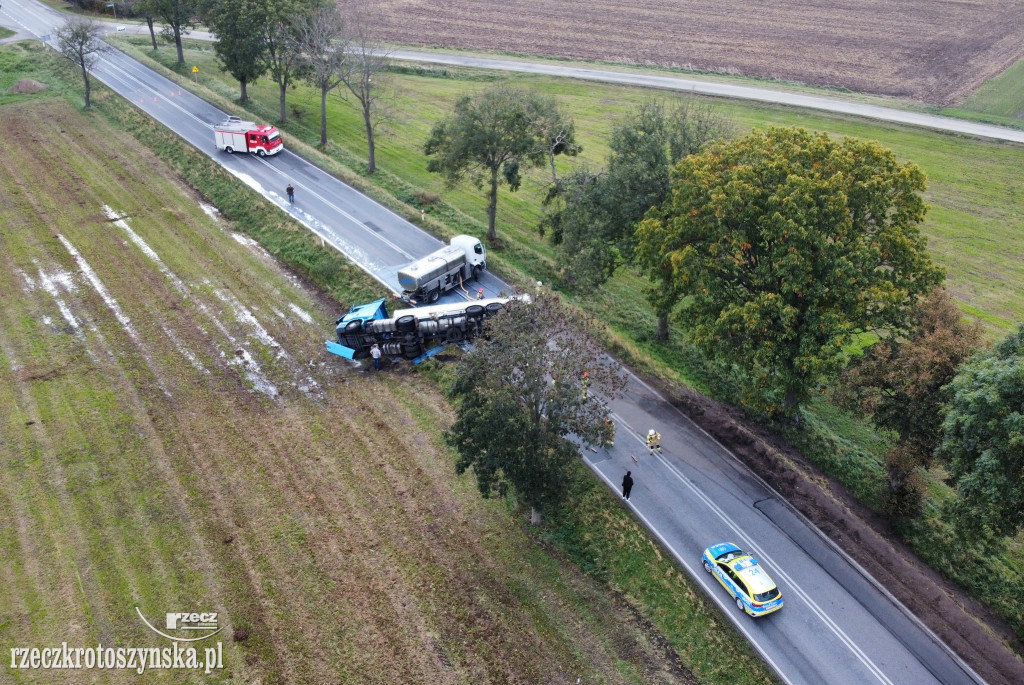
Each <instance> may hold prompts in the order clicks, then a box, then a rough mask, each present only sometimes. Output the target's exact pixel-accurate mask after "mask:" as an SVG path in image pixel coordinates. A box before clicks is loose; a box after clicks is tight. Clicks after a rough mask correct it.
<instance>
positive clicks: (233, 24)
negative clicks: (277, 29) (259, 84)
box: [205, 0, 267, 103]
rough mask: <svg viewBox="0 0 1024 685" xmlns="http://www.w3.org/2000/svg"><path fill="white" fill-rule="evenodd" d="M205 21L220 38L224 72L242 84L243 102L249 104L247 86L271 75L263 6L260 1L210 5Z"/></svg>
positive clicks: (217, 48)
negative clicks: (267, 56) (265, 75)
mask: <svg viewBox="0 0 1024 685" xmlns="http://www.w3.org/2000/svg"><path fill="white" fill-rule="evenodd" d="M205 19H206V23H207V24H209V26H210V31H211V32H212V33H213V34H214V36H216V38H217V40H216V41H214V43H213V50H214V52H215V53H217V61H218V62H220V64H221V69H222V70H223V71H226V72H227V73H229V74H231V76H232V77H233V78H234V79H235V80H236V81H238V85H239V89H240V93H239V98H238V99H239V102H241V103H245V102H248V101H249V93H248V92H247V86H248V85H249V84H250V83H255V82H256V80H257V79H258V78H260V77H261V76H263V75H264V74H266V73H267V64H266V62H265V61H264V60H265V52H266V44H265V43H264V42H263V40H262V37H261V36H262V29H263V26H264V25H265V24H266V21H267V19H266V16H265V14H264V7H263V5H262V4H261V3H259V2H257V0H219V1H218V2H211V3H209V5H208V10H207V11H206V15H205Z"/></svg>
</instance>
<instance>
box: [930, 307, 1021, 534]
mask: <svg viewBox="0 0 1024 685" xmlns="http://www.w3.org/2000/svg"><path fill="white" fill-rule="evenodd" d="M949 388H950V390H951V391H952V398H951V399H950V401H949V404H948V405H947V408H946V416H945V420H944V421H943V424H942V432H943V437H942V443H941V445H940V446H939V449H938V451H937V452H936V455H937V456H938V457H940V458H942V459H944V460H947V461H948V462H949V470H950V475H951V477H952V478H953V480H954V481H955V482H956V487H957V492H958V495H959V497H958V498H957V500H956V501H955V502H954V503H953V507H952V511H953V514H954V516H955V519H956V521H957V522H958V523H959V524H960V528H961V529H962V530H964V531H967V532H968V533H969V534H971V535H972V536H976V537H989V536H1012V535H1014V534H1015V533H1016V532H1017V531H1019V530H1020V528H1021V527H1022V526H1024V325H1021V326H1020V327H1019V328H1018V329H1017V331H1016V332H1015V333H1012V334H1011V335H1009V336H1008V337H1007V338H1005V339H1004V340H1002V341H1000V342H999V343H998V344H996V346H995V348H994V349H993V350H992V351H991V352H987V353H983V354H980V355H978V356H976V357H974V358H972V359H971V360H970V361H968V362H967V363H965V364H964V365H963V367H962V368H961V369H960V373H958V374H957V376H956V378H955V379H953V381H952V383H951V384H950V386H949Z"/></svg>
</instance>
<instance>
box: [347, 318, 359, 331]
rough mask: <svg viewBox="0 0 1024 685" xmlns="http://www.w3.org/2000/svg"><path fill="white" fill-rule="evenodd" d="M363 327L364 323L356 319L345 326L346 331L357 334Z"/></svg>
mask: <svg viewBox="0 0 1024 685" xmlns="http://www.w3.org/2000/svg"><path fill="white" fill-rule="evenodd" d="M362 327H363V322H362V321H360V320H359V319H356V320H355V321H349V322H348V323H347V324H345V331H346V332H347V333H355V332H356V331H358V330H359V329H360V328H362Z"/></svg>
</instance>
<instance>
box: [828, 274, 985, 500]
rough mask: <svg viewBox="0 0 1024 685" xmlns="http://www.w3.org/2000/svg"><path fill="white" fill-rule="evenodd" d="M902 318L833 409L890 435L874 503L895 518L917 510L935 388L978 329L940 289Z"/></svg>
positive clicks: (932, 434)
mask: <svg viewBox="0 0 1024 685" xmlns="http://www.w3.org/2000/svg"><path fill="white" fill-rule="evenodd" d="M909 318H910V327H909V331H908V332H907V334H906V335H905V336H904V335H890V336H888V337H886V338H883V339H881V340H879V341H878V342H876V343H875V344H874V345H872V346H871V347H870V348H868V350H867V351H866V352H865V353H864V355H863V357H861V358H860V359H858V360H857V361H856V362H855V363H854V364H853V365H852V366H851V368H850V369H849V370H848V371H846V372H845V373H844V374H843V375H842V377H841V378H840V381H839V383H838V384H837V385H838V388H839V389H838V392H837V400H838V401H839V402H840V403H841V404H843V405H844V406H847V407H849V408H854V409H859V410H860V411H862V412H863V413H864V414H865V415H866V416H868V417H870V419H871V422H872V423H873V424H875V425H876V426H878V427H879V428H883V429H887V430H891V431H894V432H895V433H896V435H897V441H896V444H895V445H893V446H892V447H891V448H890V449H889V450H887V452H886V455H885V463H886V470H887V472H888V489H887V491H886V492H885V493H883V498H882V507H883V510H884V511H885V512H886V513H887V514H888V515H890V516H892V517H893V518H897V519H901V518H909V517H912V516H916V515H917V514H918V513H919V511H920V506H921V502H922V498H923V495H924V482H923V479H922V478H921V476H920V473H919V469H920V467H926V468H927V467H928V466H929V465H930V464H931V460H932V455H933V453H934V452H935V449H936V448H937V447H938V446H939V442H940V440H941V438H942V409H943V407H944V406H945V402H946V400H947V399H948V393H947V392H946V391H945V390H944V389H943V386H945V385H946V384H947V383H949V382H950V381H951V380H953V378H954V377H955V376H956V374H957V370H958V369H959V368H960V365H961V364H962V363H963V362H964V361H965V360H967V359H968V358H969V357H970V356H971V354H973V353H974V351H975V350H976V349H977V348H978V346H979V345H980V344H981V327H980V325H979V324H978V323H977V322H969V321H966V320H965V319H964V316H963V313H962V312H961V311H960V309H959V308H958V307H957V306H956V303H954V302H953V300H952V299H951V298H950V296H949V293H948V292H947V291H946V290H945V289H943V288H936V289H935V290H933V291H932V292H931V293H929V294H928V296H927V297H925V298H924V299H923V300H921V301H920V302H919V303H918V304H917V305H915V306H914V307H913V308H912V309H911V312H910V317H909Z"/></svg>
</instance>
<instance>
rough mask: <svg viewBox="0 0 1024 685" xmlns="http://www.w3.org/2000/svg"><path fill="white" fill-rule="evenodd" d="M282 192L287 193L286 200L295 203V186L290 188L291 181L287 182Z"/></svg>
mask: <svg viewBox="0 0 1024 685" xmlns="http://www.w3.org/2000/svg"><path fill="white" fill-rule="evenodd" d="M284 192H286V193H288V202H289V203H291V204H295V188H292V184H291V183H289V184H288V187H287V188H285V189H284Z"/></svg>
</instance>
